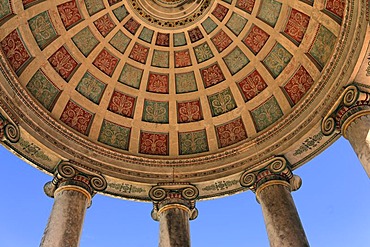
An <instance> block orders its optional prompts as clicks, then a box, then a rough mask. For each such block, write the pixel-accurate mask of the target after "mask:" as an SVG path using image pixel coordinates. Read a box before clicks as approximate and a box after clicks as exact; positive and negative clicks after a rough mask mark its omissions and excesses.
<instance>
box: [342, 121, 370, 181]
mask: <svg viewBox="0 0 370 247" xmlns="http://www.w3.org/2000/svg"><path fill="white" fill-rule="evenodd" d="M345 136H346V138H347V139H348V141H349V142H350V143H351V145H352V147H353V150H354V151H355V152H356V154H357V156H358V158H359V160H360V162H361V164H362V165H363V167H364V169H365V171H366V173H367V175H368V176H369V177H370V115H369V114H368V115H364V116H361V117H358V118H356V119H355V120H354V121H353V122H352V123H350V125H349V126H348V128H347V131H346V133H345Z"/></svg>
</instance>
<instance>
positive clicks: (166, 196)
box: [149, 183, 199, 247]
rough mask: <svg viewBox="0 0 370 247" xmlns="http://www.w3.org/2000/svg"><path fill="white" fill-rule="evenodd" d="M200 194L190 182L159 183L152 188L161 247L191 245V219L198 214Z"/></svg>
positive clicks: (153, 211)
mask: <svg viewBox="0 0 370 247" xmlns="http://www.w3.org/2000/svg"><path fill="white" fill-rule="evenodd" d="M198 194H199V192H198V189H197V188H196V187H195V186H193V185H190V184H177V183H176V184H171V183H166V184H158V185H157V186H154V187H153V188H152V189H151V190H150V192H149V197H150V198H151V199H152V200H153V210H152V218H153V219H154V220H157V221H159V247H190V245H191V244H190V228H189V220H193V219H195V218H196V217H197V216H198V211H197V209H196V208H195V199H196V198H197V197H198Z"/></svg>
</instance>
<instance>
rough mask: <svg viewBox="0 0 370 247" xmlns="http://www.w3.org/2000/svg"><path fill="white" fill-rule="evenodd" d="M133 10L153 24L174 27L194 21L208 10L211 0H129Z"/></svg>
mask: <svg viewBox="0 0 370 247" xmlns="http://www.w3.org/2000/svg"><path fill="white" fill-rule="evenodd" d="M128 2H129V3H130V5H131V6H132V8H133V9H134V12H135V13H136V14H137V15H138V16H139V17H140V18H141V19H143V20H144V21H146V22H148V23H149V24H151V25H153V26H159V27H162V28H163V27H164V28H176V27H179V26H188V25H191V24H192V23H194V21H196V20H197V19H199V18H201V17H202V16H203V15H204V14H205V13H207V12H208V10H209V8H210V6H211V4H212V2H213V0H200V1H192V0H149V1H148V0H130V1H128Z"/></svg>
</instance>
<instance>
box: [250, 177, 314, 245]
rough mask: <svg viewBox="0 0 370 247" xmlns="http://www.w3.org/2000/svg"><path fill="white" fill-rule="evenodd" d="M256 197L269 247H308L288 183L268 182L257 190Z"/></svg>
mask: <svg viewBox="0 0 370 247" xmlns="http://www.w3.org/2000/svg"><path fill="white" fill-rule="evenodd" d="M256 197H257V200H258V202H259V203H260V204H261V208H262V212H263V217H264V220H265V225H266V230H267V234H268V238H269V240H270V246H271V247H305V246H309V244H308V241H307V238H306V235H305V232H304V229H303V226H302V223H301V220H300V219H299V215H298V212H297V209H296V207H295V204H294V201H293V198H292V195H291V193H290V185H289V183H288V182H285V181H268V182H266V183H264V184H263V185H261V186H260V187H259V188H258V189H257V191H256Z"/></svg>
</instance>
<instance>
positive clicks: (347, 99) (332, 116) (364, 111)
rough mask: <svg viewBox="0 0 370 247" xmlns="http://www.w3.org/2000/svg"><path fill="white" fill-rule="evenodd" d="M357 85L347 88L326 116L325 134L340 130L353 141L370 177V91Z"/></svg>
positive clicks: (323, 125)
mask: <svg viewBox="0 0 370 247" xmlns="http://www.w3.org/2000/svg"><path fill="white" fill-rule="evenodd" d="M365 90H366V89H364V88H360V87H359V86H356V85H350V86H348V87H346V88H345V90H344V91H343V93H342V95H341V97H340V98H339V100H338V101H337V103H336V105H335V107H333V109H332V110H331V111H330V112H329V113H328V115H327V116H326V117H324V119H323V121H322V124H321V131H322V132H323V134H324V135H331V134H332V133H334V132H335V131H337V132H340V133H341V134H342V135H343V136H344V137H345V138H346V139H348V141H349V142H350V143H351V145H352V148H353V150H354V151H355V152H356V154H357V156H358V158H359V160H360V162H361V164H362V165H363V167H364V169H365V171H366V173H367V175H368V176H369V177H370V93H369V92H366V91H365Z"/></svg>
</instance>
